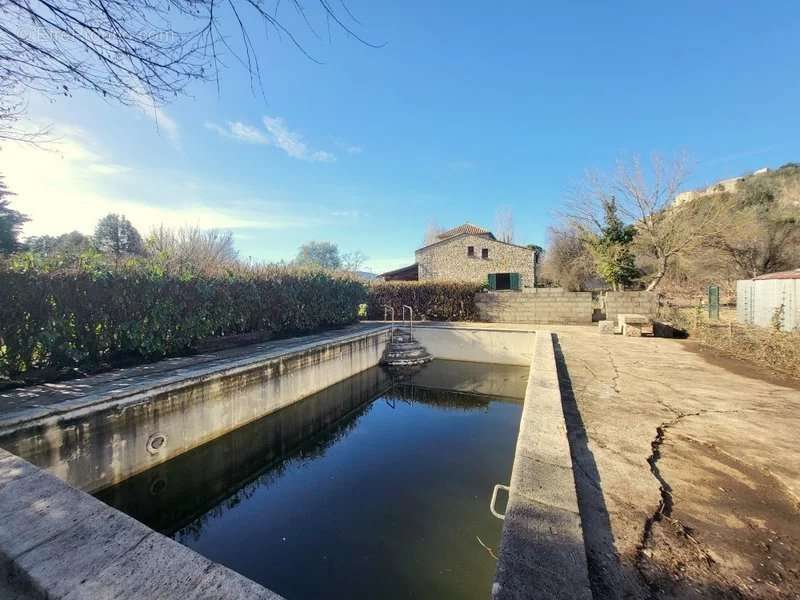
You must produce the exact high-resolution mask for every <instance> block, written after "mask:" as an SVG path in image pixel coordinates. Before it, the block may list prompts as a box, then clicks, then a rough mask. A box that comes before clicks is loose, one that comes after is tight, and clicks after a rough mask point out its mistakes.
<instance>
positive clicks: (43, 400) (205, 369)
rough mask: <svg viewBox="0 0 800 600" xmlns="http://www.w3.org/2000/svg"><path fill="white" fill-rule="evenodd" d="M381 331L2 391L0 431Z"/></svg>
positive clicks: (356, 329)
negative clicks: (42, 418) (95, 404)
mask: <svg viewBox="0 0 800 600" xmlns="http://www.w3.org/2000/svg"><path fill="white" fill-rule="evenodd" d="M385 327H386V324H385V323H380V322H370V323H358V324H355V325H351V326H349V327H343V328H341V329H334V330H331V331H325V332H322V333H317V334H313V335H305V336H299V337H294V338H286V339H281V340H272V341H269V342H263V343H259V344H250V345H247V346H240V347H237V348H231V349H228V350H223V351H220V352H211V353H206V354H197V355H194V356H183V357H178V358H167V359H164V360H161V361H158V362H155V363H151V364H147V365H141V366H137V367H126V368H123V369H115V370H112V371H109V372H107V373H100V374H98V375H91V376H88V377H81V378H79V379H72V380H69V381H63V382H57V383H46V384H42V385H36V386H30V387H24V388H18V389H12V390H8V391H5V392H0V430H3V429H7V428H9V427H12V426H16V425H19V424H22V423H25V422H28V421H33V420H35V419H38V418H41V417H44V416H52V415H57V414H59V413H63V412H67V411H71V410H75V409H77V408H81V407H84V406H89V405H91V404H94V403H98V402H103V401H109V400H114V399H118V398H123V397H125V396H130V395H133V394H137V393H142V392H145V391H147V390H150V389H153V388H156V387H164V386H169V385H171V384H175V383H182V382H185V381H186V380H190V379H197V378H198V377H207V376H211V375H213V374H215V373H219V372H223V371H227V370H231V369H236V368H247V367H248V366H250V365H253V364H258V363H260V362H264V361H265V360H269V359H272V358H275V357H278V356H281V355H283V354H287V353H291V352H301V351H303V350H306V349H308V348H312V347H314V346H318V345H319V344H326V343H332V342H340V341H345V340H347V339H351V338H354V337H359V336H361V335H364V334H366V333H369V332H371V331H377V330H379V329H381V328H385Z"/></svg>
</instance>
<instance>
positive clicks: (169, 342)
mask: <svg viewBox="0 0 800 600" xmlns="http://www.w3.org/2000/svg"><path fill="white" fill-rule="evenodd" d="M365 301H366V293H365V290H364V287H363V285H362V284H360V283H359V282H357V281H353V280H351V279H347V278H340V277H336V276H334V275H331V274H326V273H322V272H313V271H298V270H292V269H287V268H271V269H258V270H253V271H247V270H242V271H241V272H237V273H235V274H229V275H225V276H216V277H191V278H181V277H178V276H171V275H165V274H159V273H156V272H152V271H148V270H147V269H144V268H141V267H131V268H124V269H121V270H117V271H114V272H111V273H100V274H98V273H87V272H84V271H67V272H64V271H61V272H52V273H42V272H34V271H27V272H16V271H12V270H9V269H2V270H0V377H3V376H5V377H15V376H18V375H20V374H22V373H25V372H26V371H29V370H31V369H65V368H75V367H85V366H89V365H97V364H102V363H106V362H109V361H111V360H113V359H114V358H115V357H118V356H131V355H133V356H140V357H147V358H157V357H164V356H170V355H176V354H181V353H185V352H186V351H188V350H190V349H191V348H192V347H193V346H194V345H195V344H196V343H197V342H198V341H200V340H203V339H205V338H209V337H215V336H230V335H238V334H246V333H253V332H264V333H266V334H277V335H283V334H289V333H301V332H308V331H312V330H315V329H319V328H323V327H331V326H337V325H343V324H346V323H351V322H353V321H355V320H356V318H357V312H358V305H359V304H360V303H363V302H365Z"/></svg>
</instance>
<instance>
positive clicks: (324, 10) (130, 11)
mask: <svg viewBox="0 0 800 600" xmlns="http://www.w3.org/2000/svg"><path fill="white" fill-rule="evenodd" d="M0 9H1V10H2V17H1V18H0V122H2V125H1V126H0V136H2V137H5V138H14V139H20V138H21V139H25V138H26V137H27V136H29V135H30V134H31V132H24V131H19V130H18V129H17V128H16V126H15V124H14V123H15V121H16V120H17V119H18V118H19V117H20V116H21V115H23V114H24V107H25V105H24V101H23V98H24V93H25V91H27V90H35V91H38V92H42V93H44V94H47V95H50V96H70V95H71V94H72V92H73V90H75V89H76V88H82V89H87V90H90V91H92V92H96V93H98V94H100V95H102V96H103V97H104V98H110V99H113V100H116V101H118V102H121V103H123V104H132V105H141V104H142V103H143V102H147V103H149V104H151V105H152V106H158V105H160V104H163V103H165V102H168V101H170V100H171V99H173V98H174V97H175V96H176V95H178V94H181V93H184V92H185V91H186V87H187V85H188V84H189V83H191V82H192V81H197V80H213V81H216V83H217V86H219V74H220V69H221V67H222V66H223V64H224V61H225V60H226V59H227V58H228V57H232V58H233V59H234V60H235V61H237V62H239V63H240V64H241V65H242V66H243V67H244V68H245V69H247V72H248V73H249V75H250V81H251V87H253V89H254V90H255V89H256V88H257V87H258V88H260V87H261V83H262V81H261V76H262V71H261V66H260V64H259V58H258V55H259V52H258V51H257V47H256V44H255V42H256V36H258V35H265V36H267V37H269V34H270V33H273V34H276V35H277V37H279V38H285V39H287V40H288V41H289V42H290V43H291V44H293V45H294V46H295V47H296V48H298V50H299V51H300V52H302V53H303V54H305V55H306V56H308V57H309V58H311V59H312V60H315V59H314V58H313V57H311V55H310V54H309V52H308V51H307V50H306V48H305V47H304V44H303V42H302V41H301V39H300V37H299V36H298V35H296V33H295V32H293V31H292V30H290V26H289V25H286V24H285V23H290V22H292V21H293V20H295V21H297V20H299V21H300V22H303V23H305V25H306V26H307V27H308V30H309V31H310V32H311V33H312V34H313V36H314V37H317V38H319V37H320V36H319V34H318V32H317V29H318V28H322V27H327V31H328V36H329V37H330V35H331V27H332V26H333V27H335V28H339V29H340V30H343V31H344V32H345V33H346V34H347V35H349V36H352V37H354V38H356V39H358V40H359V41H361V42H362V43H364V44H367V45H370V46H373V44H370V43H369V42H367V41H365V40H364V39H363V38H361V37H360V36H359V35H358V34H356V33H355V31H354V30H353V27H352V26H351V24H352V23H357V21H356V20H355V18H354V17H353V15H352V14H351V13H350V11H349V10H348V8H347V6H346V5H345V4H344V2H339V3H338V4H337V3H331V2H328V1H327V0H318V2H308V1H303V0H290V1H289V2H286V3H285V8H284V10H283V11H281V10H280V9H281V2H280V0H224V1H218V0H2V2H0ZM286 10H293V11H294V12H295V13H296V18H295V17H292V16H291V15H287V14H285V13H286ZM231 31H236V32H238V40H236V41H234V39H232V38H231V36H230V32H231Z"/></svg>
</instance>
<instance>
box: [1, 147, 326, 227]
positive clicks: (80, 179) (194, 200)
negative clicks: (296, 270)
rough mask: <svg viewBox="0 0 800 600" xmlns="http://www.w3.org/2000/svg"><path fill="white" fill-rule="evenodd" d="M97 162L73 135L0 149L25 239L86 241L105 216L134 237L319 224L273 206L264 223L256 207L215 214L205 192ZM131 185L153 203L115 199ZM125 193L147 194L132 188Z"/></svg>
mask: <svg viewBox="0 0 800 600" xmlns="http://www.w3.org/2000/svg"><path fill="white" fill-rule="evenodd" d="M59 133H60V132H59ZM101 154H102V152H101V151H100V150H97V149H95V148H94V147H93V146H92V145H91V142H89V141H88V139H86V138H84V139H77V136H76V135H75V134H74V132H71V135H70V136H63V134H62V137H61V139H60V141H59V142H58V143H57V144H55V143H54V144H53V145H52V146H50V147H49V149H45V150H42V149H39V148H35V147H33V146H30V145H26V144H15V143H7V144H4V145H3V147H2V151H0V159H1V160H2V175H4V176H5V179H6V184H7V185H8V188H9V189H10V190H11V191H13V192H14V193H15V194H16V195H15V196H13V197H12V205H13V207H14V208H15V209H17V210H19V211H21V212H23V213H24V214H26V215H28V216H29V217H30V219H31V220H30V221H29V222H28V223H26V224H25V225H24V228H23V234H24V235H25V236H31V235H44V234H50V235H53V234H60V233H65V232H69V231H73V230H78V231H81V232H84V233H87V234H89V233H92V231H93V230H94V226H95V224H96V223H97V221H98V220H99V219H100V218H101V217H103V216H104V215H106V214H108V213H111V212H115V213H123V214H125V215H126V216H127V217H128V218H129V219H130V220H131V222H132V223H133V224H134V225H135V226H136V227H137V228H138V229H139V230H140V231H141V232H142V233H146V232H147V231H148V230H149V229H151V228H152V227H154V226H156V225H160V224H164V225H168V226H172V227H179V226H183V225H196V226H198V227H200V228H204V229H210V228H223V229H287V228H301V227H306V226H309V225H315V224H317V223H318V221H319V219H313V218H312V219H309V218H307V217H306V216H305V215H300V216H295V215H292V214H286V212H285V211H282V210H281V209H280V208H279V207H277V206H275V205H273V206H272V207H270V210H269V215H270V216H269V217H268V218H265V217H264V212H263V207H264V202H263V200H261V199H246V200H247V201H243V202H241V203H240V206H243V207H261V209H262V210H261V211H260V212H256V210H255V208H245V209H244V210H228V211H226V210H221V209H220V208H219V204H218V202H217V201H216V198H215V196H216V194H217V193H219V192H218V191H215V188H214V187H213V184H207V183H206V184H204V185H200V186H198V187H197V188H192V187H191V186H189V185H183V184H181V183H177V184H176V183H175V180H176V179H177V178H172V177H170V178H167V179H165V180H164V182H163V183H160V181H159V177H160V175H159V174H154V173H142V172H139V171H134V170H133V169H131V168H130V167H128V166H124V165H119V164H115V163H112V162H106V161H104V160H103V159H102V158H101ZM131 177H135V178H136V180H138V181H148V182H150V183H151V184H152V185H150V189H151V190H153V189H155V190H159V192H158V193H159V196H158V197H153V198H148V197H147V193H148V192H147V191H141V192H139V193H137V197H127V196H125V195H124V193H121V192H119V191H118V190H119V189H125V187H126V186H125V185H124V184H125V183H126V182H127V183H131ZM109 183H113V184H114V188H111V189H113V190H114V191H113V192H107V191H104V190H107V189H109V185H107V184H109ZM133 183H136V182H135V181H134V182H133ZM131 187H132V188H133V189H142V190H146V189H147V188H146V187H144V186H139V185H133V186H131ZM150 193H151V194H152V193H153V192H152V191H151V192H150ZM203 194H205V196H206V197H204V196H203ZM164 195H166V196H169V197H171V198H174V199H175V201H176V202H175V204H173V205H170V206H165V205H164V203H163V196H164ZM181 195H183V196H184V197H181ZM186 196H188V197H186ZM228 200H230V199H228Z"/></svg>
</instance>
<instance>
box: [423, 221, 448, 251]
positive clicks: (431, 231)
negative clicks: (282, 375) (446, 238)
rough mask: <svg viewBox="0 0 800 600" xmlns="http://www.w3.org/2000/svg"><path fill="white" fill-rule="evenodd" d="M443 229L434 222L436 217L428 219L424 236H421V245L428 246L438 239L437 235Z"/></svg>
mask: <svg viewBox="0 0 800 600" xmlns="http://www.w3.org/2000/svg"><path fill="white" fill-rule="evenodd" d="M443 231H444V229H443V228H442V227H440V226H439V224H438V223H437V222H436V219H431V220H430V221H428V226H427V227H426V228H425V237H423V238H422V245H423V246H428V245H429V244H433V243H436V242H438V241H439V235H440V234H441V233H442V232H443Z"/></svg>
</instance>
